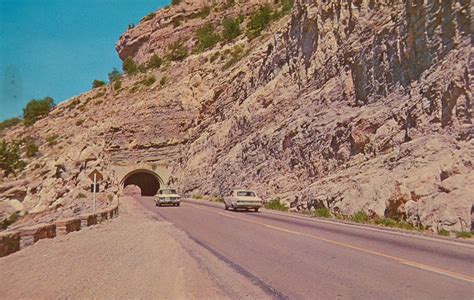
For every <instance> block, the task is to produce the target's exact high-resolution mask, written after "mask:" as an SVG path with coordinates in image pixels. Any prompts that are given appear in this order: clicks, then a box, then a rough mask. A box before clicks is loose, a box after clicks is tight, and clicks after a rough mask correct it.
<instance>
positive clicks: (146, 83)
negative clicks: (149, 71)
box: [140, 76, 156, 86]
mask: <svg viewBox="0 0 474 300" xmlns="http://www.w3.org/2000/svg"><path fill="white" fill-rule="evenodd" d="M155 81H156V78H155V76H149V77H147V78H145V79H143V80H142V81H140V83H141V84H143V85H144V86H150V85H152V84H153V83H155Z"/></svg>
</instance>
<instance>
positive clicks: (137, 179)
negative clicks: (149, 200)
mask: <svg viewBox="0 0 474 300" xmlns="http://www.w3.org/2000/svg"><path fill="white" fill-rule="evenodd" d="M131 184H133V185H136V186H139V187H140V189H141V190H142V196H154V195H156V193H157V192H158V190H159V189H160V181H159V180H158V178H157V177H156V176H154V175H153V174H150V173H147V172H136V173H134V174H132V175H130V176H128V177H127V178H126V179H125V181H124V184H123V186H124V187H126V186H128V185H131Z"/></svg>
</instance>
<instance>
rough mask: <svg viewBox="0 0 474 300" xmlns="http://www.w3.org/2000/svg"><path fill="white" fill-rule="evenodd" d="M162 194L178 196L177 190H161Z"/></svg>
mask: <svg viewBox="0 0 474 300" xmlns="http://www.w3.org/2000/svg"><path fill="white" fill-rule="evenodd" d="M160 194H176V190H172V189H168V190H161V191H160Z"/></svg>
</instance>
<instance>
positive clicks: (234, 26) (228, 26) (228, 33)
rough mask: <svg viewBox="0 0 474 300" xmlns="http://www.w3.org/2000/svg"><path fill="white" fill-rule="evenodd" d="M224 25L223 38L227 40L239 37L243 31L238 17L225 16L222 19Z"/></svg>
mask: <svg viewBox="0 0 474 300" xmlns="http://www.w3.org/2000/svg"><path fill="white" fill-rule="evenodd" d="M222 26H223V27H224V31H223V32H222V38H223V39H224V40H225V41H231V40H233V39H235V38H236V37H238V36H239V35H240V33H241V30H240V24H239V22H238V20H236V19H232V18H224V20H223V21H222Z"/></svg>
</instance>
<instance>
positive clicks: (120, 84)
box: [114, 79, 122, 91]
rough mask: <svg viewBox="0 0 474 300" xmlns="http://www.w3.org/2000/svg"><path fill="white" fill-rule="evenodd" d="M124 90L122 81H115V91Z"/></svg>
mask: <svg viewBox="0 0 474 300" xmlns="http://www.w3.org/2000/svg"><path fill="white" fill-rule="evenodd" d="M121 88H122V81H121V80H120V79H118V80H115V81H114V90H115V91H118V90H120V89H121Z"/></svg>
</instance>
